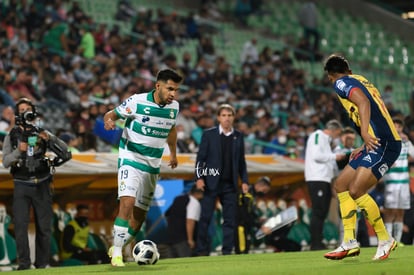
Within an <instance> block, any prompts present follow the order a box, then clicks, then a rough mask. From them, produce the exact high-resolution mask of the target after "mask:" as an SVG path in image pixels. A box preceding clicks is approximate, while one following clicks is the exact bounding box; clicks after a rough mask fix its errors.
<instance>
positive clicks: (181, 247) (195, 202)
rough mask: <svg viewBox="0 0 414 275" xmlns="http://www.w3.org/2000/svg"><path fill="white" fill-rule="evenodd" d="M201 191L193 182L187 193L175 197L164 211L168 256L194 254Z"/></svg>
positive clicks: (201, 196) (188, 255)
mask: <svg viewBox="0 0 414 275" xmlns="http://www.w3.org/2000/svg"><path fill="white" fill-rule="evenodd" d="M202 198H203V191H202V190H201V189H197V186H196V185H195V184H194V185H193V186H192V188H191V190H190V192H189V193H188V194H183V195H180V196H178V197H176V198H175V199H174V201H173V203H172V205H171V206H170V207H169V208H168V209H167V211H166V212H165V216H166V217H167V222H168V243H169V257H170V258H178V257H190V256H193V254H194V249H195V245H196V242H195V238H196V237H197V234H196V232H197V222H198V221H199V219H200V214H201V205H200V202H199V201H200V200H201V199H202Z"/></svg>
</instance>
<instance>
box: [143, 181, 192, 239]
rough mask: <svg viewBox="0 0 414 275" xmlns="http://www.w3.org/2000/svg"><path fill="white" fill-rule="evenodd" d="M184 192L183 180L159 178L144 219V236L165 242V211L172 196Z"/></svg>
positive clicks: (172, 198) (172, 199)
mask: <svg viewBox="0 0 414 275" xmlns="http://www.w3.org/2000/svg"><path fill="white" fill-rule="evenodd" d="M183 192H184V181H183V180H160V181H158V183H157V187H156V189H155V194H154V199H153V200H152V204H151V207H150V209H149V211H148V215H147V220H146V238H147V239H150V240H152V241H154V242H156V243H167V241H168V240H167V239H166V235H167V234H166V232H167V221H166V219H165V217H164V213H165V211H167V209H168V207H170V205H171V204H172V202H173V201H174V198H175V197H176V196H178V195H180V194H182V193H183Z"/></svg>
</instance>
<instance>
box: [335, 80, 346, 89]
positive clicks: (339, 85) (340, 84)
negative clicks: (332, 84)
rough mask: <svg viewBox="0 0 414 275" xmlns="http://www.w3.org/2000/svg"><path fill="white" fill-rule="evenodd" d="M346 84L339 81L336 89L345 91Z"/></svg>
mask: <svg viewBox="0 0 414 275" xmlns="http://www.w3.org/2000/svg"><path fill="white" fill-rule="evenodd" d="M345 86H346V84H345V82H343V81H342V80H338V81H337V82H336V87H338V89H339V90H341V91H343V90H344V88H345Z"/></svg>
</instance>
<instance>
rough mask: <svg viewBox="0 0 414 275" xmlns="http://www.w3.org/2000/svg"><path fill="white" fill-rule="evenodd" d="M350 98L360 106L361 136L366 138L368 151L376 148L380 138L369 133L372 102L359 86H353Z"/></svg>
mask: <svg viewBox="0 0 414 275" xmlns="http://www.w3.org/2000/svg"><path fill="white" fill-rule="evenodd" d="M349 100H350V101H352V102H353V103H355V105H356V106H357V107H358V113H359V119H360V122H361V127H360V128H361V137H362V139H363V140H364V143H365V146H366V148H367V151H372V150H375V149H376V148H377V147H378V143H379V141H378V139H377V138H376V137H373V136H371V135H370V134H369V132H368V129H369V123H370V119H371V103H370V102H369V99H368V97H367V96H366V95H365V94H364V92H363V91H362V90H361V89H359V88H353V89H352V90H351V92H350V94H349Z"/></svg>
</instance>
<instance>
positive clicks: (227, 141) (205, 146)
mask: <svg viewBox="0 0 414 275" xmlns="http://www.w3.org/2000/svg"><path fill="white" fill-rule="evenodd" d="M234 117H235V111H234V108H233V107H232V106H231V105H229V104H222V105H220V106H219V108H218V110H217V120H218V122H219V125H218V126H216V127H213V128H211V129H207V130H205V131H204V132H203V136H202V138H201V143H200V146H199V151H198V153H197V160H196V168H195V169H196V171H195V173H196V180H197V181H196V185H197V188H199V189H201V190H204V198H203V199H202V200H201V217H200V221H199V225H198V226H199V227H198V234H197V249H196V253H197V254H198V255H200V256H203V255H209V252H210V239H209V236H208V228H209V225H210V222H211V220H212V217H213V213H214V209H215V206H216V199H217V197H218V198H219V200H220V203H221V205H222V211H223V248H222V253H223V255H228V254H231V253H232V250H233V247H234V229H235V226H236V211H237V193H238V192H237V191H238V185H239V177H240V178H241V181H242V192H244V193H246V192H247V191H248V188H249V186H248V177H247V169H246V160H245V155H244V139H243V135H242V133H240V132H239V131H237V130H235V129H234V128H233V122H234Z"/></svg>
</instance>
